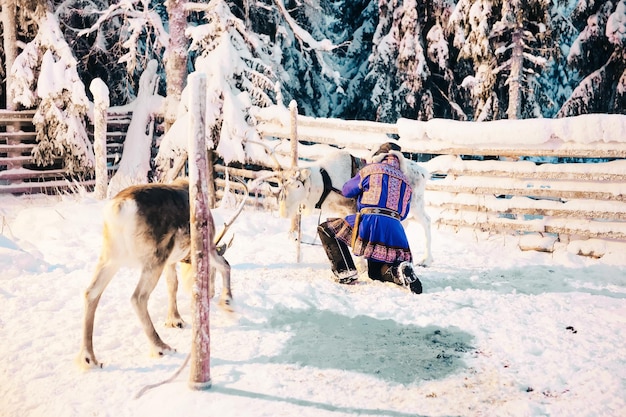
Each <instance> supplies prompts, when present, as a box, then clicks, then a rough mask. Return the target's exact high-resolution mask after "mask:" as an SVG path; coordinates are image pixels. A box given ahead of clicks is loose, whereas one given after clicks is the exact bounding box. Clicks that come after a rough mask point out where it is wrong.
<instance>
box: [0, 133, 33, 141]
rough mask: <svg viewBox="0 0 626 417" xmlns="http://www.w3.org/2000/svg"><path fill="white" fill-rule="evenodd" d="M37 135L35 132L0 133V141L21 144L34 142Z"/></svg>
mask: <svg viewBox="0 0 626 417" xmlns="http://www.w3.org/2000/svg"><path fill="white" fill-rule="evenodd" d="M36 139H37V133H35V132H22V131H19V132H0V140H6V141H15V142H23V141H25V140H30V141H35V140H36Z"/></svg>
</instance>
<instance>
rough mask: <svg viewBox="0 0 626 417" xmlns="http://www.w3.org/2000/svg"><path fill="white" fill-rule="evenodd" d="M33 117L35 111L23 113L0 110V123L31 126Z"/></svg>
mask: <svg viewBox="0 0 626 417" xmlns="http://www.w3.org/2000/svg"><path fill="white" fill-rule="evenodd" d="M33 116H35V110H25V111H12V110H0V122H1V123H2V124H5V123H7V124H8V123H20V124H32V121H33Z"/></svg>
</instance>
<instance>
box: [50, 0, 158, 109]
mask: <svg viewBox="0 0 626 417" xmlns="http://www.w3.org/2000/svg"><path fill="white" fill-rule="evenodd" d="M55 3H57V7H56V9H55V13H56V14H57V15H58V16H59V17H60V18H61V20H62V21H63V23H64V24H63V30H64V34H65V36H66V37H67V38H68V40H70V43H71V45H72V47H73V48H74V50H75V54H76V56H78V57H81V61H80V64H79V73H80V75H81V77H82V79H83V80H84V81H85V84H87V83H90V82H91V80H92V79H93V78H96V77H97V78H101V79H102V80H104V81H105V82H107V84H108V86H109V92H110V95H111V104H112V105H113V106H119V105H124V104H127V103H129V102H130V101H132V100H134V99H135V98H136V95H137V89H138V86H139V79H140V77H141V74H142V73H143V71H144V70H145V69H146V67H147V65H148V62H150V61H151V60H156V61H157V62H158V67H159V74H160V75H162V74H163V73H164V71H165V70H164V68H165V67H164V62H163V61H164V59H166V57H167V47H168V44H169V39H170V37H169V33H168V32H167V30H166V26H165V24H164V22H167V19H168V15H167V10H166V7H165V3H164V1H163V0H119V1H114V0H55ZM160 79H161V84H160V85H159V92H160V93H161V94H165V77H160Z"/></svg>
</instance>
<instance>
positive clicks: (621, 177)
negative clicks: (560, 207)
mask: <svg viewBox="0 0 626 417" xmlns="http://www.w3.org/2000/svg"><path fill="white" fill-rule="evenodd" d="M554 165H563V166H564V165H567V164H554ZM583 165H592V164H583ZM598 165H599V164H598ZM598 168H600V167H598ZM447 175H452V176H456V177H460V176H472V177H479V176H484V177H495V178H516V179H531V180H566V181H610V182H625V183H626V172H625V173H623V174H620V173H611V172H589V171H588V172H585V171H583V170H581V171H580V172H574V171H570V172H566V171H563V172H556V171H534V172H533V171H505V170H484V171H472V170H457V169H450V170H448V171H447Z"/></svg>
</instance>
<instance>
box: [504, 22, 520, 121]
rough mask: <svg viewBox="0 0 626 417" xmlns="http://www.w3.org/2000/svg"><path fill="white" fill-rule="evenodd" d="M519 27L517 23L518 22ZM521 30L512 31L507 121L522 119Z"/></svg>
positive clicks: (517, 28)
mask: <svg viewBox="0 0 626 417" xmlns="http://www.w3.org/2000/svg"><path fill="white" fill-rule="evenodd" d="M518 25H519V22H518ZM523 30H524V29H523V28H522V27H521V26H517V27H516V28H515V30H514V31H513V51H512V55H511V72H510V73H509V80H508V82H509V108H508V110H507V116H508V118H509V119H521V118H522V93H521V88H522V77H523V76H524V74H523V71H524V44H523V38H522V32H523Z"/></svg>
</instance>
